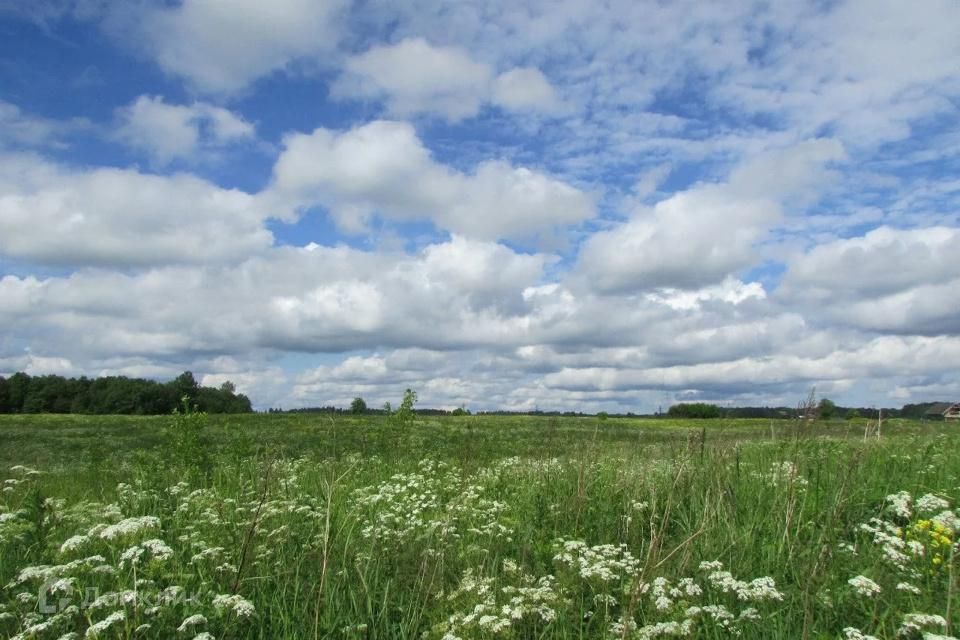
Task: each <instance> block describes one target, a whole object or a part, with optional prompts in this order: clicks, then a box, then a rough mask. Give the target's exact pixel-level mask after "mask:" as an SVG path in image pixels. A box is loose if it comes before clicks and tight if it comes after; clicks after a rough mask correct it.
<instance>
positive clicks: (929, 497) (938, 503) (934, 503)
mask: <svg viewBox="0 0 960 640" xmlns="http://www.w3.org/2000/svg"><path fill="white" fill-rule="evenodd" d="M916 508H917V512H918V513H933V512H935V511H937V510H942V509H949V508H950V503H949V502H947V501H946V500H944V499H943V498H941V497H939V496H935V495H933V494H931V493H928V494H926V495H924V496H921V497H920V498H917V502H916Z"/></svg>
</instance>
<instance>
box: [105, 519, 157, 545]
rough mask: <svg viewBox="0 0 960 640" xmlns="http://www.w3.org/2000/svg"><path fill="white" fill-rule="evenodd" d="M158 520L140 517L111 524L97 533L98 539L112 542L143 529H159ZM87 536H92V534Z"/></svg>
mask: <svg viewBox="0 0 960 640" xmlns="http://www.w3.org/2000/svg"><path fill="white" fill-rule="evenodd" d="M159 528H160V518H156V517H154V516H141V517H139V518H127V519H125V520H121V521H120V522H118V523H116V524H111V525H108V526H106V527H104V528H103V529H102V530H100V531H99V536H100V538H102V539H104V540H113V539H115V538H120V537H124V536H131V535H133V534H135V533H139V532H140V531H143V530H145V529H159ZM88 535H90V536H93V535H95V534H94V533H92V532H91V533H89V534H88Z"/></svg>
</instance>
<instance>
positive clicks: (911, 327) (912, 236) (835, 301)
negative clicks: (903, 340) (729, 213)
mask: <svg viewBox="0 0 960 640" xmlns="http://www.w3.org/2000/svg"><path fill="white" fill-rule="evenodd" d="M958 242H960V229H957V228H952V227H929V228H923V229H893V228H890V227H880V228H877V229H874V230H872V231H869V232H868V233H866V234H865V235H863V236H860V237H854V238H848V239H842V240H835V241H832V242H828V243H826V244H822V245H818V246H815V247H813V248H812V249H811V250H810V251H808V252H807V253H805V254H803V255H801V256H798V257H797V258H796V259H794V260H793V261H791V262H790V264H789V270H788V271H787V273H786V275H785V276H784V279H783V284H782V286H781V290H780V292H779V293H778V296H779V297H780V298H781V299H783V300H784V301H786V302H789V303H794V304H804V305H806V306H807V307H809V308H810V309H811V310H813V311H815V312H820V313H822V314H824V315H825V316H826V317H827V318H829V319H830V320H831V321H832V322H843V323H849V324H852V325H853V326H856V327H859V328H862V329H867V330H876V331H892V332H898V333H920V334H934V335H935V334H939V333H949V334H960V316H958V314H957V297H958V295H960V254H958V253H957V250H956V248H957V244H958Z"/></svg>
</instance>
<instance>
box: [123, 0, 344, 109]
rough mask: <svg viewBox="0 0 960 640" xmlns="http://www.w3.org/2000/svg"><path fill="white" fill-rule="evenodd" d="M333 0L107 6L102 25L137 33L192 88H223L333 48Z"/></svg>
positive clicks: (336, 7) (337, 3) (336, 11)
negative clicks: (141, 7) (145, 7)
mask: <svg viewBox="0 0 960 640" xmlns="http://www.w3.org/2000/svg"><path fill="white" fill-rule="evenodd" d="M344 6H345V3H344V2H342V1H341V0H271V2H261V1H260V0H234V1H231V2H222V1H214V2H210V1H208V0H184V1H183V2H182V3H178V4H169V3H164V4H160V5H158V6H156V7H152V8H150V9H148V10H146V11H145V12H142V13H140V12H134V11H133V10H132V9H130V8H125V7H123V6H122V5H121V6H118V7H114V8H113V9H111V11H110V13H109V15H108V17H107V23H108V28H110V27H112V28H113V29H115V30H117V31H120V30H121V29H122V30H125V32H124V33H119V36H120V37H121V38H127V39H132V38H137V40H138V41H139V42H136V43H134V44H136V45H138V46H141V47H143V48H145V49H146V51H147V53H148V54H149V55H151V56H152V57H153V59H154V60H155V61H156V63H157V64H158V65H160V68H162V69H163V70H164V71H166V72H168V73H170V74H172V75H175V76H179V77H181V78H183V79H184V80H186V81H187V82H188V83H189V84H190V85H191V86H193V87H194V88H195V89H197V90H198V91H202V92H204V93H210V94H221V95H223V94H230V93H234V92H237V91H240V90H242V89H244V88H245V87H247V86H248V85H249V84H250V83H252V82H254V81H255V80H257V79H258V78H261V77H263V76H266V75H268V74H270V73H272V72H275V71H280V70H283V69H285V68H287V67H288V66H289V65H291V64H292V63H294V62H296V61H298V60H301V59H305V58H306V59H312V60H317V59H319V58H320V57H321V56H324V55H326V54H329V53H330V52H331V51H333V50H335V48H336V45H337V39H338V27H337V20H338V16H339V15H340V13H341V11H342V10H343V8H344Z"/></svg>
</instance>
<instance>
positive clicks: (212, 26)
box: [0, 0, 960, 412]
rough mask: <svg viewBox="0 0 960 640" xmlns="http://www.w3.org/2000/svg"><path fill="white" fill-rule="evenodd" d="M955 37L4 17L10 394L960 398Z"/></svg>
mask: <svg viewBox="0 0 960 640" xmlns="http://www.w3.org/2000/svg"><path fill="white" fill-rule="evenodd" d="M958 32H960V5H958V4H957V3H956V2H955V1H953V0H924V1H920V2H915V3H911V4H910V5H909V6H907V5H904V4H903V3H897V2H887V1H875V0H871V1H848V2H830V3H822V2H800V1H796V2H795V1H788V2H778V3H767V2H756V3H753V2H735V3H713V4H708V3H701V2H674V3H658V2H645V1H639V2H638V1H634V0H631V1H629V2H627V1H624V2H618V1H614V2H610V3H595V2H584V1H581V0H565V1H563V2H559V3H557V2H498V1H494V2H483V3H472V2H461V1H458V2H445V1H442V0H430V1H427V0H415V1H411V2H405V3H389V2H382V1H380V0H368V1H366V2H348V1H347V0H275V1H274V2H270V3H262V2H259V1H258V0H238V1H236V2H203V1H201V0H185V1H182V2H160V1H156V2H152V1H150V0H137V1H135V2H112V1H109V0H49V1H47V2H44V1H38V2H33V1H29V2H28V1H26V0H13V1H12V2H6V3H4V4H3V6H2V7H0V35H2V37H0V156H2V162H0V325H2V326H3V331H2V337H0V374H9V373H12V372H14V371H18V370H25V371H27V372H29V373H32V374H44V373H58V374H64V375H108V374H124V375H135V376H148V377H158V378H168V377H172V376H174V375H176V374H178V373H179V372H181V371H183V370H185V369H190V370H192V371H194V372H195V374H197V376H198V377H199V378H200V379H202V380H203V381H204V382H205V383H208V384H218V383H220V382H222V381H223V380H227V379H229V380H232V381H234V382H235V383H236V384H237V386H238V387H239V388H240V389H241V390H243V391H245V392H246V393H248V394H249V395H250V396H251V397H252V398H253V399H254V401H255V403H256V404H257V405H258V406H259V407H262V408H263V407H268V406H283V407H295V406H309V405H326V404H337V405H346V404H348V403H349V401H350V399H351V398H353V397H354V396H356V395H362V396H363V397H364V398H366V399H367V401H368V403H372V404H380V403H382V402H383V401H385V400H391V401H394V402H395V401H396V399H397V398H398V397H399V396H400V394H401V393H402V390H403V389H404V388H406V387H413V388H416V389H417V390H418V392H419V395H420V399H421V403H422V404H424V405H428V406H442V407H454V406H459V405H466V406H468V407H471V408H474V409H484V408H494V407H499V408H514V409H527V408H533V407H535V406H536V407H540V408H556V409H564V410H568V409H569V410H584V411H597V410H607V411H639V412H642V411H651V410H654V409H655V408H656V407H657V406H659V405H663V404H667V403H669V402H674V401H678V400H687V399H689V400H695V399H709V400H712V401H719V402H724V403H731V404H788V405H792V404H794V403H795V402H796V401H797V400H798V399H800V398H802V397H804V396H805V394H806V392H807V391H808V390H809V388H810V387H812V386H816V387H817V389H818V390H819V392H820V393H821V394H823V395H827V396H830V397H831V398H833V399H834V400H836V401H837V402H838V403H840V404H862V405H877V406H880V405H884V406H889V405H899V404H902V403H904V402H917V401H925V400H933V399H945V400H946V399H957V398H960V373H958V372H960V367H957V366H956V363H957V362H958V361H960V304H958V303H957V300H960V295H958V294H960V252H958V251H957V249H956V248H957V246H960V244H958V241H960V221H958V218H960V208H958V202H960V126H958V125H960V117H958V105H960V73H958V71H957V70H958V69H960V39H958V38H957V37H956V34H957V33H958Z"/></svg>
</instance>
